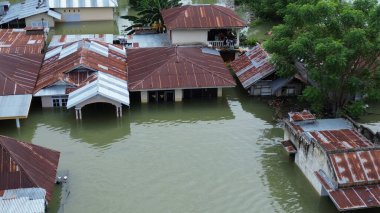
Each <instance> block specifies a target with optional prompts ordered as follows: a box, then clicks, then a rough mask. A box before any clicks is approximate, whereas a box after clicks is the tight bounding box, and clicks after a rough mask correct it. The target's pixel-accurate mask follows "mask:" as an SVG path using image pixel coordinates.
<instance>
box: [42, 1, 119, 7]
mask: <svg viewBox="0 0 380 213" xmlns="http://www.w3.org/2000/svg"><path fill="white" fill-rule="evenodd" d="M48 1H49V7H50V8H84V7H117V0H48Z"/></svg>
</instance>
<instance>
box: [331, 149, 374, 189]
mask: <svg viewBox="0 0 380 213" xmlns="http://www.w3.org/2000/svg"><path fill="white" fill-rule="evenodd" d="M329 158H330V161H331V164H332V168H333V169H334V173H335V176H336V178H337V182H338V184H339V185H340V186H342V187H343V186H353V185H367V184H375V183H380V150H368V151H354V152H344V153H335V154H329Z"/></svg>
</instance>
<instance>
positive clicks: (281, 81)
mask: <svg viewBox="0 0 380 213" xmlns="http://www.w3.org/2000/svg"><path fill="white" fill-rule="evenodd" d="M292 79H293V77H290V78H278V79H276V80H274V81H272V82H271V83H270V87H271V89H272V95H273V94H275V93H276V92H277V90H279V89H281V88H282V87H284V86H285V85H287V84H288V83H289V82H290V81H291V80H292Z"/></svg>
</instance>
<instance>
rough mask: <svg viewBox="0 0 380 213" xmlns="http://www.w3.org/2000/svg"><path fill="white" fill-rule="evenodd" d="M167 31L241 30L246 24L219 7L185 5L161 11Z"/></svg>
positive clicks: (231, 11) (230, 12)
mask: <svg viewBox="0 0 380 213" xmlns="http://www.w3.org/2000/svg"><path fill="white" fill-rule="evenodd" d="M161 15H162V18H163V19H164V23H165V26H166V27H167V28H168V29H170V30H171V29H189V28H190V29H191V28H206V29H215V28H243V27H246V23H245V21H244V20H242V19H241V18H240V17H239V16H238V15H237V14H236V13H235V12H234V11H233V10H231V9H229V8H226V7H223V6H219V5H185V6H181V7H174V8H170V9H166V10H162V11H161Z"/></svg>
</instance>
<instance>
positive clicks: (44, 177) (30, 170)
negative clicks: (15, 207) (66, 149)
mask: <svg viewBox="0 0 380 213" xmlns="http://www.w3.org/2000/svg"><path fill="white" fill-rule="evenodd" d="M0 147H1V149H0V155H1V156H2V157H1V158H0V165H1V167H0V168H1V169H2V170H1V172H0V176H1V178H0V190H5V189H15V188H28V187H40V188H43V189H45V190H46V191H47V200H50V199H51V196H52V193H53V190H54V184H55V178H56V173H57V167H58V162H59V156H60V153H59V152H57V151H54V150H51V149H47V148H44V147H41V146H37V145H34V144H30V143H26V142H21V141H18V140H16V139H13V138H9V137H6V136H0ZM14 163H15V164H16V165H17V166H18V167H19V169H17V167H13V166H12V165H14ZM16 165H14V166H16ZM16 177H17V178H16ZM19 179H20V180H19ZM24 185H25V186H24Z"/></svg>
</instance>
